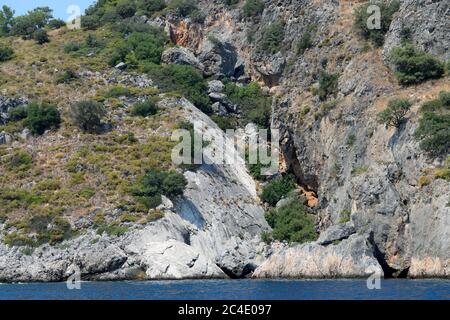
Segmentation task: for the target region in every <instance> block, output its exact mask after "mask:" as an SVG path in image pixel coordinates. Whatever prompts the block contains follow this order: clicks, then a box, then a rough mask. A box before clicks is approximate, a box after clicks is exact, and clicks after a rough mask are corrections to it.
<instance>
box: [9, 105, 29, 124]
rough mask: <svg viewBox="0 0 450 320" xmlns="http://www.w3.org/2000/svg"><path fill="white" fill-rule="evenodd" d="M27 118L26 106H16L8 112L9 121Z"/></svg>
mask: <svg viewBox="0 0 450 320" xmlns="http://www.w3.org/2000/svg"><path fill="white" fill-rule="evenodd" d="M27 116H28V111H27V106H17V107H15V108H10V109H9V110H8V120H9V121H20V120H23V119H25V118H26V117H27Z"/></svg>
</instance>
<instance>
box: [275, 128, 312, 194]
mask: <svg viewBox="0 0 450 320" xmlns="http://www.w3.org/2000/svg"><path fill="white" fill-rule="evenodd" d="M285 130H286V129H285ZM286 131H287V130H286ZM280 136H284V132H282V133H281V135H280ZM287 136H288V139H287V142H285V143H282V145H281V151H282V153H283V156H284V159H285V161H286V164H287V166H288V172H289V173H292V174H294V176H295V177H296V180H297V183H298V184H299V185H300V186H301V187H302V188H303V189H305V190H306V191H313V192H314V193H315V194H317V190H318V189H319V184H318V182H317V177H316V176H314V175H307V174H305V172H304V170H303V169H302V165H301V164H300V161H299V160H298V158H297V148H296V147H295V145H294V141H293V140H292V135H291V133H290V132H289V131H287Z"/></svg>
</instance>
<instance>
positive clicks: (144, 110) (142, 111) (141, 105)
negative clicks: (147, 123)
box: [131, 99, 158, 117]
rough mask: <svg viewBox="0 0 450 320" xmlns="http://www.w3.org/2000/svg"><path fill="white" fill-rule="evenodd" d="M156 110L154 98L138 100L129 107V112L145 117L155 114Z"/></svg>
mask: <svg viewBox="0 0 450 320" xmlns="http://www.w3.org/2000/svg"><path fill="white" fill-rule="evenodd" d="M157 112H158V107H157V106H156V103H155V101H154V99H147V100H145V101H143V102H138V103H136V104H134V105H133V107H132V108H131V114H132V115H134V116H141V117H147V116H151V115H155V114H156V113H157Z"/></svg>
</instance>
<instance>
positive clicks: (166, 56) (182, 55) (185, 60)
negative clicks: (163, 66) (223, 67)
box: [161, 47, 204, 71]
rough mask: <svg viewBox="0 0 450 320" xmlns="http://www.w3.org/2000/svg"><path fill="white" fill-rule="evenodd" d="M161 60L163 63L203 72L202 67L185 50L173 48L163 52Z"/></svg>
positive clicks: (191, 54)
mask: <svg viewBox="0 0 450 320" xmlns="http://www.w3.org/2000/svg"><path fill="white" fill-rule="evenodd" d="M161 60H162V61H163V62H164V63H173V64H181V65H188V66H192V67H194V68H197V69H199V70H201V71H203V69H204V66H203V65H202V64H201V63H200V61H199V60H198V59H197V57H196V56H195V55H194V53H193V52H192V51H190V50H189V49H186V48H180V47H174V48H169V49H167V50H166V51H164V52H163V54H162V56H161Z"/></svg>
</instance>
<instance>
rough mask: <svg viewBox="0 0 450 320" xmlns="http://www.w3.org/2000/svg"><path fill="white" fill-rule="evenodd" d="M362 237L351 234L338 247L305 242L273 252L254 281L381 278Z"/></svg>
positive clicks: (375, 261)
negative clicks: (272, 279)
mask: <svg viewBox="0 0 450 320" xmlns="http://www.w3.org/2000/svg"><path fill="white" fill-rule="evenodd" d="M372 252H373V250H372V247H371V245H370V243H369V241H368V240H367V238H366V237H364V236H359V235H353V236H351V237H350V238H348V239H346V240H342V242H340V243H339V244H336V245H329V246H322V245H320V244H318V243H307V244H303V245H297V246H292V247H284V248H281V249H279V250H278V251H275V252H274V253H273V254H272V255H271V256H270V257H269V258H268V259H267V260H266V261H265V262H264V263H263V264H262V265H261V266H259V267H258V268H257V269H256V271H255V273H254V274H253V277H255V278H335V277H347V278H351V277H367V276H370V275H373V274H377V275H380V276H382V275H383V270H382V268H381V266H380V265H379V263H378V261H377V260H376V259H375V258H374V257H373V254H372Z"/></svg>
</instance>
